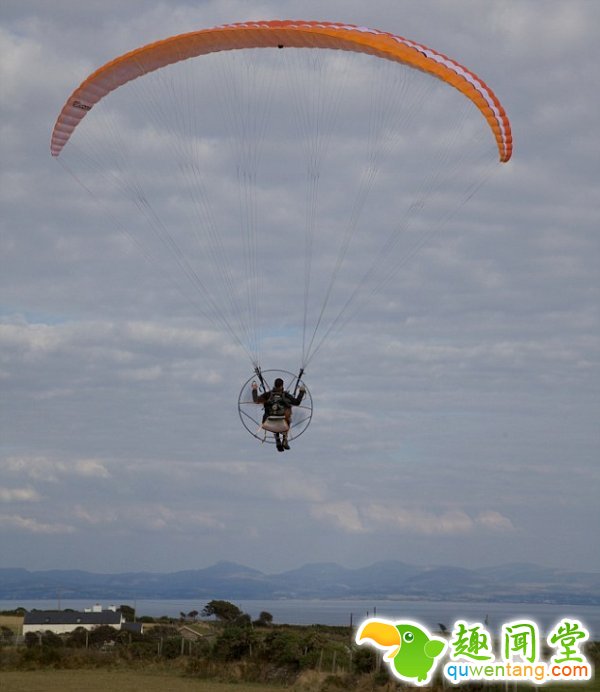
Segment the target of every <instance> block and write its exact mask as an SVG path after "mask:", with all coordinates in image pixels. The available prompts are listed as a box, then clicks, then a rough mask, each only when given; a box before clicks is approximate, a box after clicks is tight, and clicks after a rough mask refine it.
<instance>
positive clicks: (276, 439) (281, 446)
mask: <svg viewBox="0 0 600 692" xmlns="http://www.w3.org/2000/svg"><path fill="white" fill-rule="evenodd" d="M284 439H285V438H284ZM275 446H276V447H277V451H278V452H283V445H282V444H281V439H280V437H279V433H275ZM288 449H289V448H288Z"/></svg>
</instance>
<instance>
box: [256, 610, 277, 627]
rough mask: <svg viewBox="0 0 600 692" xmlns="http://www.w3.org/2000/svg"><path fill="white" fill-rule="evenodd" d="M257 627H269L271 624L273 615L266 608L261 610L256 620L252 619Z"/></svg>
mask: <svg viewBox="0 0 600 692" xmlns="http://www.w3.org/2000/svg"><path fill="white" fill-rule="evenodd" d="M254 624H255V625H256V626H257V627H270V626H271V625H272V624H273V616H272V615H271V613H268V612H267V611H266V610H263V611H262V612H261V614H260V615H259V616H258V620H255V621H254Z"/></svg>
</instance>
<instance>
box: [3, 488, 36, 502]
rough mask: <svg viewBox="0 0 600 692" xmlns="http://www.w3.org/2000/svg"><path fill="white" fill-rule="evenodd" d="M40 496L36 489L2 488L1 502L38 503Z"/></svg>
mask: <svg viewBox="0 0 600 692" xmlns="http://www.w3.org/2000/svg"><path fill="white" fill-rule="evenodd" d="M40 499H41V497H40V494H39V493H38V492H37V490H35V489H34V488H2V487H0V502H37V501H38V500H40Z"/></svg>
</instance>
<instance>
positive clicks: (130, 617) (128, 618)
mask: <svg viewBox="0 0 600 692" xmlns="http://www.w3.org/2000/svg"><path fill="white" fill-rule="evenodd" d="M119 612H120V613H123V617H124V618H125V622H135V610H134V609H133V608H132V607H131V606H128V605H120V606H119Z"/></svg>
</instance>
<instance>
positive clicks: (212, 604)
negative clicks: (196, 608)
mask: <svg viewBox="0 0 600 692" xmlns="http://www.w3.org/2000/svg"><path fill="white" fill-rule="evenodd" d="M243 614H244V613H243V612H242V611H241V610H240V609H239V608H238V607H237V606H236V605H234V604H233V603H230V602H229V601H209V602H208V603H207V604H206V605H205V606H204V608H203V610H202V615H203V616H204V617H212V616H213V615H214V616H215V617H216V618H217V619H218V620H222V621H223V622H233V621H234V620H237V619H238V618H239V617H241V616H242V615H243Z"/></svg>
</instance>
